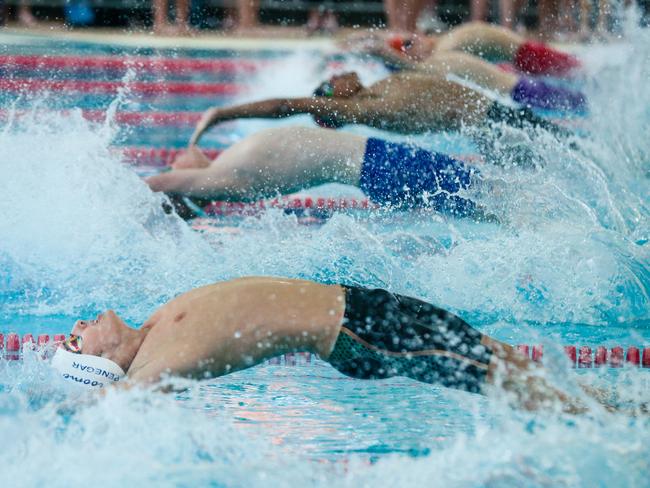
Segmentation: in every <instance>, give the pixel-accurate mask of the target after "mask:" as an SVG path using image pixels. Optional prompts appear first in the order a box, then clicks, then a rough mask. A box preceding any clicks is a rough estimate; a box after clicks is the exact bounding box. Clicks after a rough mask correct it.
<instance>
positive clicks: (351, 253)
mask: <svg viewBox="0 0 650 488" xmlns="http://www.w3.org/2000/svg"><path fill="white" fill-rule="evenodd" d="M649 40H650V39H649V38H648V33H647V31H637V30H634V29H630V32H629V33H628V39H627V42H625V43H621V44H618V45H614V46H600V47H592V48H590V49H588V50H585V52H584V57H585V58H586V60H587V67H588V69H589V70H590V71H591V72H592V73H593V74H594V75H597V79H598V82H597V83H596V82H593V83H592V82H590V81H584V82H583V84H584V88H585V89H586V90H587V91H588V93H589V95H590V100H591V112H590V114H589V116H588V118H587V119H585V120H582V121H580V122H579V123H581V124H585V125H588V127H589V129H590V131H591V133H592V134H593V135H592V137H591V138H589V139H587V140H586V141H583V142H582V143H581V146H580V150H579V151H573V150H570V149H568V148H566V147H561V146H559V145H558V144H557V143H554V144H550V142H551V141H548V142H549V143H548V144H540V145H539V146H532V147H531V148H532V149H533V150H534V151H535V153H536V154H537V155H538V157H539V158H540V159H541V160H542V161H543V162H544V165H543V169H541V170H539V171H536V172H532V171H527V170H520V169H517V168H506V169H505V170H504V169H502V168H485V171H487V172H491V173H492V172H493V173H494V175H495V176H497V177H499V178H501V179H502V180H503V181H504V182H505V184H506V185H507V188H508V194H507V195H506V196H505V197H504V198H502V199H499V200H490V199H489V197H487V196H481V195H478V196H477V197H478V198H482V199H483V202H484V203H485V204H486V205H488V206H490V207H491V208H493V209H495V210H496V211H499V212H500V214H501V215H505V216H507V219H506V223H505V224H504V225H502V226H496V225H493V224H475V223H471V222H464V221H454V220H446V219H442V218H440V217H435V216H432V215H429V214H408V215H407V214H402V213H389V214H379V215H375V214H370V215H369V214H363V215H347V214H343V213H341V214H335V215H334V216H333V217H332V218H331V219H329V220H328V221H327V222H326V223H325V224H324V225H321V226H305V225H301V224H300V223H299V221H298V220H297V219H296V217H295V216H294V215H287V214H285V213H284V212H282V211H279V210H278V211H271V212H267V213H265V214H264V215H262V216H261V217H251V218H246V219H242V220H237V221H235V222H234V226H235V229H230V230H231V231H230V232H228V233H224V232H218V233H212V232H204V233H198V232H196V231H194V230H192V229H191V228H190V227H188V226H187V225H186V224H185V223H184V222H182V221H180V220H178V219H176V218H174V217H172V216H168V215H165V214H164V213H163V212H162V211H161V210H160V198H159V197H158V196H155V195H152V194H151V193H150V192H149V191H148V190H147V189H146V187H145V186H144V184H143V183H142V182H141V180H140V178H139V177H138V175H137V173H136V172H135V171H133V168H131V167H128V166H126V165H124V164H123V163H122V158H121V156H120V155H119V154H118V152H116V150H115V149H116V148H119V147H123V146H135V145H137V146H152V147H174V146H176V147H180V146H182V145H184V144H185V143H186V141H187V139H188V137H189V135H190V133H191V126H190V125H187V126H185V127H183V126H180V127H179V126H153V125H152V126H151V127H149V128H146V129H140V128H138V127H133V126H125V125H121V124H119V123H117V122H108V123H101V122H100V123H89V122H88V121H86V120H85V119H84V118H83V117H82V115H81V113H80V112H78V111H76V112H75V111H73V112H72V113H69V114H65V115H64V114H62V113H60V112H58V110H59V109H70V108H73V109H74V108H83V109H88V110H108V111H109V112H111V111H115V112H118V113H119V112H125V111H131V112H148V111H154V110H155V111H161V110H169V111H171V110H200V109H202V108H206V107H207V106H208V104H209V103H212V102H214V101H215V100H214V99H212V98H205V97H194V96H193V97H191V100H189V101H188V100H186V99H177V98H174V97H169V96H164V97H160V98H158V97H150V98H147V97H141V96H139V95H137V94H133V93H128V92H126V93H122V94H119V95H117V96H113V95H110V96H105V97H104V96H102V97H98V96H96V95H90V96H89V95H78V94H75V93H71V94H65V93H64V92H53V93H52V94H51V95H49V96H46V97H44V96H32V95H27V96H23V97H21V98H17V97H16V96H15V94H11V95H9V94H8V93H5V94H4V95H3V96H4V98H3V99H2V108H3V109H5V110H9V111H10V112H11V110H12V107H15V108H16V110H18V111H27V115H26V116H23V117H19V118H14V119H11V122H9V123H4V127H3V130H2V131H1V132H0V148H1V150H2V151H1V152H0V154H2V156H0V181H2V182H3V192H2V195H0V210H1V211H2V213H1V215H3V217H2V219H0V229H1V232H0V236H1V239H0V270H1V271H0V303H2V312H1V315H0V332H8V331H10V330H13V331H16V332H19V333H21V334H22V333H26V332H31V333H40V332H48V333H54V332H60V331H62V332H65V331H67V330H68V329H69V328H70V326H71V324H72V321H73V320H74V319H75V318H76V317H77V316H83V315H85V314H95V313H97V312H98V311H101V310H103V309H104V308H114V309H116V310H117V311H118V312H121V313H122V314H123V315H125V316H126V317H128V318H129V320H130V321H131V323H132V324H138V323H141V322H142V321H143V320H144V319H145V318H146V317H147V316H148V314H149V313H150V311H151V310H152V309H153V308H154V307H155V306H156V305H158V304H160V303H162V302H164V301H165V300H167V299H168V298H170V297H172V296H174V295H176V294H178V293H180V292H182V291H184V290H186V289H188V288H190V287H193V286H197V285H200V284H205V283H208V282H212V281H215V280H221V279H228V278H232V277H237V276H243V275H252V274H266V275H286V276H293V277H303V278H310V279H315V280H319V281H326V282H344V283H349V284H360V285H365V286H381V287H384V288H388V289H390V290H393V291H395V292H398V293H405V294H410V295H415V296H419V297H422V298H426V299H428V300H431V301H432V302H434V303H438V304H441V305H443V304H444V305H445V306H447V307H449V308H450V309H451V310H453V311H455V312H456V313H458V314H460V315H461V316H462V317H463V318H465V319H466V320H467V321H469V322H470V323H472V324H475V325H476V326H477V327H479V328H481V330H483V331H485V332H486V333H489V334H491V335H493V336H495V337H497V338H499V339H502V340H505V341H508V342H511V343H537V342H540V343H544V344H545V356H546V357H547V358H548V360H549V365H550V366H551V367H550V370H549V374H550V375H551V376H552V377H553V379H554V380H555V381H556V382H558V383H560V384H562V385H566V386H567V387H568V388H571V385H572V380H571V378H572V377H573V372H574V371H573V370H570V369H569V368H568V366H567V365H566V363H563V362H562V357H563V354H562V351H561V350H559V349H554V348H553V345H554V344H564V343H573V344H586V345H596V344H605V345H607V346H613V345H619V344H620V345H623V346H629V345H641V344H648V343H650V307H649V302H650V297H649V294H648V293H649V292H648V290H649V289H650V270H649V266H648V263H649V260H648V257H649V252H648V243H647V242H648V229H649V228H650V227H649V226H648V215H649V212H648V205H649V202H650V199H649V198H648V197H649V196H650V194H649V186H650V185H649V184H648V168H649V165H650V145H649V143H648V140H647V139H646V137H644V136H645V135H646V134H647V132H648V128H649V124H650V111H649V110H650V109H649V107H650V104H649V103H648V102H650V95H648V93H647V92H646V91H645V86H646V84H647V83H646V80H647V79H648V76H649V74H650V73H649V71H650V67H649V66H648V63H647V62H636V60H639V59H640V60H647V59H648V55H650V51H649V50H648V49H649V46H650V42H648V41H649ZM10 46H12V45H10V44H9V43H6V45H5V47H4V49H5V51H6V52H4V53H2V54H30V53H39V52H42V51H39V49H43V48H39V47H38V46H37V45H30V44H28V45H20V46H19V47H16V45H15V44H14V45H13V46H14V47H10ZM47 49H48V52H49V53H50V54H53V52H57V53H60V54H62V55H63V54H64V55H78V54H80V53H83V54H86V55H87V54H93V55H106V54H111V55H116V54H120V55H124V54H126V52H125V51H124V50H119V51H116V50H115V49H113V48H110V47H109V46H98V47H95V48H93V50H92V51H93V52H92V53H88V52H86V51H84V50H85V49H86V46H83V45H79V44H74V43H65V44H64V45H60V46H57V45H55V44H54V43H53V44H52V45H50V46H48V48H47ZM129 52H130V53H133V51H129ZM140 53H142V54H147V55H151V54H154V53H153V52H152V51H140ZM172 55H173V56H177V57H179V58H185V57H190V58H192V59H197V58H205V57H212V56H215V55H218V56H219V57H224V58H226V59H229V58H233V57H234V58H237V56H239V57H245V58H246V59H247V60H251V59H252V60H253V61H254V62H259V65H260V69H258V70H257V71H256V72H255V75H252V74H251V73H245V74H244V75H243V76H242V75H239V74H237V75H233V74H232V73H230V74H228V76H226V77H221V76H222V75H218V76H214V77H212V76H205V75H202V76H203V77H199V78H196V79H191V80H190V81H196V82H212V83H219V82H225V81H229V82H231V81H236V82H237V83H241V84H243V85H247V86H250V87H251V90H254V91H249V92H248V93H242V94H240V95H238V96H237V99H238V100H243V99H252V98H262V97H266V96H274V95H301V94H307V93H309V92H310V91H311V89H312V88H313V86H315V85H316V84H317V81H318V80H319V79H320V78H322V76H323V74H322V71H323V68H322V61H319V60H318V59H316V60H314V58H316V57H315V56H306V55H305V54H304V53H301V52H300V51H297V52H295V53H294V52H274V53H269V52H259V51H246V52H244V53H239V54H237V53H233V52H219V53H214V52H212V51H211V52H209V53H208V52H189V51H173V52H162V53H161V56H163V57H167V56H172ZM343 62H344V63H345V66H354V67H358V68H360V69H361V70H362V75H363V76H364V80H366V81H369V80H372V79H376V78H378V77H380V76H381V75H382V72H381V70H380V69H379V68H377V67H376V66H373V65H370V66H368V65H367V64H366V63H361V62H359V61H355V60H343ZM265 63H266V64H265ZM20 75H21V77H23V78H24V77H25V76H24V75H27V77H30V76H31V77H34V76H41V77H42V78H47V77H48V76H49V77H51V74H48V72H46V71H45V72H43V71H41V72H37V73H33V72H27V73H20ZM119 76H127V77H128V76H131V77H134V78H133V79H135V80H138V81H147V82H152V83H161V82H163V81H161V80H164V81H170V77H169V76H165V77H160V75H159V74H155V73H154V74H152V73H139V72H138V71H137V70H134V71H132V72H130V73H127V74H125V75H123V74H120V75H119ZM119 76H118V77H112V78H110V77H108V76H107V77H103V78H101V79H102V80H103V79H109V80H116V79H117V80H119V79H120V78H119ZM63 78H64V79H66V77H65V76H64V77H63ZM69 79H79V78H78V77H77V76H76V75H75V76H69ZM87 79H91V80H92V76H90V77H87ZM177 81H178V80H177ZM185 81H187V80H185ZM188 98H189V97H188ZM190 101H191V105H188V103H189V102H190ZM217 101H220V102H223V103H227V102H229V101H232V98H230V99H226V98H225V97H220V98H219V100H217ZM46 109H47V110H46ZM51 109H54V111H51ZM108 119H109V121H111V120H116V118H111V117H110V116H109V118H108ZM281 123H283V124H299V123H310V121H309V120H308V119H307V118H300V119H296V120H289V121H282V122H281ZM268 125H269V124H268V123H263V122H258V121H247V122H245V123H243V122H242V123H237V124H231V125H228V126H226V127H224V128H217V129H215V130H213V131H212V132H211V133H210V134H208V135H207V137H206V139H205V142H204V143H203V146H205V147H214V148H219V147H224V146H225V145H227V144H229V143H231V142H232V141H234V140H237V139H238V138H241V137H242V136H243V135H245V134H248V133H251V132H254V131H255V130H257V129H259V128H261V127H266V126H268ZM354 130H355V131H360V132H362V133H366V134H379V133H378V132H376V131H368V130H366V129H354ZM382 136H384V137H391V138H395V136H387V135H386V134H382ZM411 139H412V140H414V141H416V142H418V143H420V144H423V145H426V146H427V147H432V148H433V147H435V148H437V149H438V150H440V151H444V152H452V153H462V154H467V153H470V152H471V151H472V147H471V144H470V143H468V142H467V139H466V138H464V137H463V136H462V135H460V136H459V135H447V134H443V135H425V136H418V137H416V138H411ZM139 170H140V169H139ZM143 171H147V170H146V169H145V170H143ZM312 194H314V195H325V194H334V195H350V196H359V195H358V193H356V192H355V191H354V190H351V189H348V188H344V187H327V188H321V189H318V190H313V191H312ZM575 372H576V374H578V375H580V376H586V377H589V380H590V381H592V382H594V383H600V382H602V383H614V382H616V383H620V384H621V385H625V386H626V391H633V392H634V395H635V397H636V398H637V399H644V400H646V401H647V400H648V399H650V394H649V393H648V372H647V370H646V371H643V370H638V369H633V368H623V369H620V370H612V369H590V370H586V369H585V370H576V371H575ZM0 385H2V386H1V388H2V392H1V393H0V432H2V433H3V438H4V439H5V441H4V442H3V456H1V457H0V468H1V472H2V473H3V476H4V477H5V479H7V480H11V481H12V482H13V483H14V484H15V485H27V486H35V485H41V484H48V485H55V486H58V485H66V486H69V485H70V484H73V485H76V484H87V483H88V481H87V480H89V479H94V480H96V483H97V484H99V485H102V486H103V485H116V484H118V483H128V484H135V483H141V484H143V485H147V486H148V485H154V484H155V485H163V486H188V485H211V486H257V485H269V484H272V485H278V486H288V485H291V486H295V485H296V484H300V483H303V484H307V485H309V486H321V485H325V484H328V485H329V484H331V483H333V482H334V483H339V484H341V485H350V486H358V485H362V486H366V485H380V486H389V485H399V486H415V485H422V484H428V485H432V486H438V485H440V486H443V485H444V486H513V485H515V486H548V485H551V486H557V485H560V486H562V485H566V486H584V485H596V486H634V485H637V486H644V485H646V484H647V481H646V477H647V472H648V468H649V466H648V464H649V461H648V459H650V457H649V456H648V455H649V454H650V448H648V446H649V445H650V444H649V441H650V430H649V425H648V422H647V420H643V419H639V420H630V419H627V418H623V417H620V416H616V415H610V414H605V413H598V412H597V413H595V414H594V415H592V416H590V417H587V418H580V419H568V418H564V417H556V416H551V415H549V416H532V415H529V414H525V413H522V412H514V411H512V410H510V409H509V408H507V407H506V406H505V405H504V404H503V402H502V401H500V399H499V398H489V399H486V398H483V397H477V396H473V395H470V394H465V393H462V392H455V391H448V390H444V389H442V388H437V387H431V386H427V385H421V384H417V383H415V382H413V381H410V380H405V379H399V378H398V379H392V380H388V381H378V382H360V381H355V380H352V379H349V378H345V377H343V376H341V375H339V374H338V373H336V372H335V371H334V370H332V369H331V368H329V367H328V366H327V365H325V364H323V363H320V362H315V363H310V364H299V365H296V366H285V365H265V366H261V367H258V368H254V369H252V370H249V371H245V372H241V373H237V374H233V375H229V376H226V377H223V378H220V379H217V380H210V381H207V382H202V383H200V384H196V385H194V386H193V387H192V388H191V389H190V390H189V392H188V393H186V394H182V395H178V396H164V395H144V394H141V393H138V392H129V393H120V394H110V395H109V396H108V398H106V399H105V401H102V402H100V403H97V404H93V405H88V406H85V407H80V408H77V409H76V410H75V411H72V410H71V409H70V407H69V406H67V405H66V404H65V403H63V404H62V400H65V391H64V390H62V388H60V386H61V385H57V384H56V382H54V381H53V376H52V375H51V373H50V372H49V369H48V368H47V366H46V365H44V364H43V363H42V362H40V361H38V360H37V359H35V358H32V357H31V356H29V355H28V357H27V358H26V359H25V360H24V361H22V362H1V363H0ZM574 388H575V386H574ZM71 464H72V466H73V469H72V470H70V471H72V472H73V473H72V474H73V476H69V475H68V472H67V470H66V469H63V470H61V469H59V467H64V466H70V465H71ZM82 480H83V481H82Z"/></svg>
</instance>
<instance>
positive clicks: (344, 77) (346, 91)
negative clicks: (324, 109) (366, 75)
mask: <svg viewBox="0 0 650 488" xmlns="http://www.w3.org/2000/svg"><path fill="white" fill-rule="evenodd" d="M361 90H363V85H362V84H361V80H360V79H359V75H357V74H356V73H355V72H350V73H343V74H340V75H335V76H332V77H331V78H330V79H329V80H327V81H324V82H323V83H321V84H320V85H318V87H317V88H316V89H315V90H314V93H313V96H315V97H325V98H350V97H353V96H355V95H356V94H357V93H359V92H360V91H361ZM314 120H315V121H316V123H317V124H318V125H320V126H321V127H325V128H327V129H338V128H339V127H343V125H344V124H343V123H342V122H340V121H339V120H337V119H336V117H335V116H333V115H332V116H324V115H314Z"/></svg>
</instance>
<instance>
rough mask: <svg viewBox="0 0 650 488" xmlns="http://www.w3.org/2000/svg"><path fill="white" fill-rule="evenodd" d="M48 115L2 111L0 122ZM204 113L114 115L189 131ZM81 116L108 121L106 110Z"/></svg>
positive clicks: (120, 121)
mask: <svg viewBox="0 0 650 488" xmlns="http://www.w3.org/2000/svg"><path fill="white" fill-rule="evenodd" d="M78 112H79V110H77V109H72V110H52V111H50V112H49V113H52V114H56V115H58V116H61V117H64V116H70V115H72V114H74V113H78ZM43 113H47V112H44V111H40V112H39V113H38V114H35V113H34V112H32V111H30V110H15V111H10V110H6V109H0V122H6V121H8V120H9V119H10V118H11V117H16V118H24V117H34V116H38V115H40V114H43ZM201 114H202V112H153V111H152V112H125V111H120V112H116V113H115V114H114V115H113V119H112V120H113V121H114V122H115V123H117V124H122V125H127V126H133V125H145V124H147V125H150V126H180V125H183V126H188V130H189V129H191V128H193V127H194V125H196V123H197V122H198V121H199V119H200V118H201ZM81 116H82V117H83V118H84V119H86V120H88V121H89V122H102V123H103V122H104V121H105V120H106V111H104V110H81Z"/></svg>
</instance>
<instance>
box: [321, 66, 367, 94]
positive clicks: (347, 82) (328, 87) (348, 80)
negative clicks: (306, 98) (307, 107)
mask: <svg viewBox="0 0 650 488" xmlns="http://www.w3.org/2000/svg"><path fill="white" fill-rule="evenodd" d="M361 90H363V84H362V83H361V80H360V79H359V75H358V74H357V73H355V72H354V71H351V72H349V73H343V74H340V75H334V76H332V77H331V78H330V79H329V80H327V81H324V82H323V83H321V84H320V85H318V88H316V89H315V90H314V96H315V97H327V98H350V97H353V96H355V95H356V94H357V93H359V92H360V91H361Z"/></svg>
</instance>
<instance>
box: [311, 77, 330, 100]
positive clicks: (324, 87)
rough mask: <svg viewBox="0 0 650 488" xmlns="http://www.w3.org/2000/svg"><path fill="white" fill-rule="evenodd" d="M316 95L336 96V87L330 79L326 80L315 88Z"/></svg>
mask: <svg viewBox="0 0 650 488" xmlns="http://www.w3.org/2000/svg"><path fill="white" fill-rule="evenodd" d="M314 96H315V97H326V98H332V97H333V96H334V87H333V86H332V84H331V83H330V82H329V81H324V82H322V83H321V84H320V85H318V88H316V89H315V90H314Z"/></svg>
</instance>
